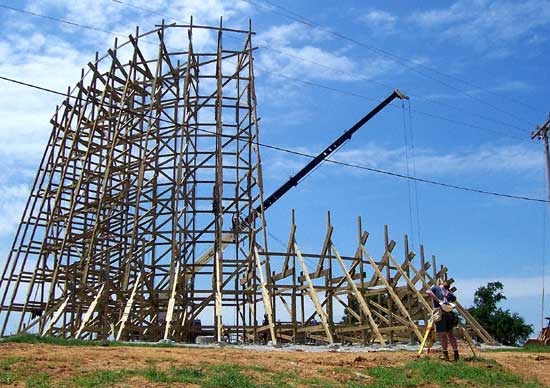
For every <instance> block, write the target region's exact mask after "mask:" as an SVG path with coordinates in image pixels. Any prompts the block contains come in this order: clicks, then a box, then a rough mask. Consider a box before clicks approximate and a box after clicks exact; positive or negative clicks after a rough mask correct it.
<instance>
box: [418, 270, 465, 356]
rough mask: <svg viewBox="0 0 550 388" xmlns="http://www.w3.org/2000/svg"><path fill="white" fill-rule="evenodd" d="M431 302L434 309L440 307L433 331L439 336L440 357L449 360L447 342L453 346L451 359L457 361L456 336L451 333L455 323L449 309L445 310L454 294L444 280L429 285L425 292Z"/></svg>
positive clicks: (454, 298) (452, 299)
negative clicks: (439, 316) (434, 284)
mask: <svg viewBox="0 0 550 388" xmlns="http://www.w3.org/2000/svg"><path fill="white" fill-rule="evenodd" d="M426 293H427V294H428V295H429V296H430V297H431V298H432V302H433V307H434V309H436V308H438V309H441V319H440V320H439V321H437V322H435V332H436V333H437V335H438V337H439V342H440V343H441V349H442V353H443V354H442V357H441V358H442V359H444V360H446V361H449V351H448V347H449V342H450V343H451V347H452V348H453V354H454V358H453V361H455V362H456V361H458V358H459V354H458V344H457V342H456V338H455V336H454V335H453V328H454V326H455V325H456V323H455V317H454V313H453V312H452V308H451V311H445V309H446V307H447V306H448V303H452V302H454V301H455V300H456V297H455V296H454V294H453V293H452V292H451V291H449V283H447V281H446V280H439V282H438V285H437V286H433V287H431V288H430V289H429V290H428V291H427V292H426Z"/></svg>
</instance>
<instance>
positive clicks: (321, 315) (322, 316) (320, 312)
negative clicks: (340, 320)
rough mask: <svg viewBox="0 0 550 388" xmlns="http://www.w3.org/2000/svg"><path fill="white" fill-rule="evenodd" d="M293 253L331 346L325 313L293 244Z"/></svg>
mask: <svg viewBox="0 0 550 388" xmlns="http://www.w3.org/2000/svg"><path fill="white" fill-rule="evenodd" d="M294 252H296V255H297V256H298V261H299V262H300V266H301V267H302V271H303V272H304V277H305V279H306V281H307V285H308V288H309V297H310V298H311V301H312V302H313V305H314V306H315V311H316V312H317V315H319V318H320V319H321V324H322V325H323V328H324V329H325V333H326V336H327V339H328V343H330V344H331V345H332V344H333V343H334V341H333V338H332V333H331V332H330V328H329V327H328V323H327V316H326V313H325V311H324V310H323V308H322V306H321V302H320V301H319V297H318V296H317V292H315V288H314V287H313V283H312V281H311V278H310V277H309V272H308V270H307V267H306V263H305V262H304V258H303V257H302V253H301V252H300V249H299V248H298V244H296V243H294Z"/></svg>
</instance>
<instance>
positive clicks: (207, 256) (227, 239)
mask: <svg viewBox="0 0 550 388" xmlns="http://www.w3.org/2000/svg"><path fill="white" fill-rule="evenodd" d="M396 98H398V99H400V100H408V99H409V97H408V96H406V95H405V94H403V93H402V92H401V91H399V89H395V90H394V91H393V92H392V94H390V95H389V96H388V97H387V98H386V99H385V100H384V101H382V102H381V103H380V104H378V105H377V106H376V107H375V108H374V109H373V110H371V111H370V112H369V113H367V114H366V115H365V116H364V117H363V118H362V119H360V120H359V121H358V122H356V123H355V124H354V125H353V126H352V127H351V128H349V129H348V130H347V131H345V132H344V133H343V134H342V135H341V136H340V137H338V138H337V139H336V140H335V141H333V142H332V143H331V144H330V145H329V146H328V147H327V148H325V149H324V150H323V151H322V152H321V153H320V154H319V155H317V156H316V157H315V158H313V159H312V160H311V161H310V162H309V163H308V164H307V165H305V166H304V167H303V168H302V169H301V170H300V171H298V173H296V175H293V176H291V177H290V178H289V179H288V180H287V181H286V182H285V183H283V184H282V185H281V186H280V187H279V188H278V189H277V190H275V191H274V192H273V194H271V195H270V196H269V197H267V198H266V199H265V200H264V201H263V203H262V204H260V205H258V206H257V207H256V209H255V210H254V211H253V212H252V213H250V214H249V215H248V216H247V217H246V218H244V219H243V220H241V221H239V222H238V223H237V224H236V225H234V230H233V233H226V234H224V235H223V236H222V241H221V249H222V250H223V249H224V248H225V246H226V245H227V244H230V243H232V242H233V241H234V238H235V235H236V234H237V233H236V232H237V230H239V229H242V228H244V227H245V226H246V225H250V224H251V223H252V222H253V221H254V220H255V219H256V218H257V217H258V216H259V215H260V214H262V213H263V212H265V211H266V210H267V209H269V208H270V207H271V206H272V205H273V204H274V203H275V202H277V201H278V200H279V199H281V198H282V197H283V196H284V195H285V194H286V193H287V192H288V191H290V189H292V188H293V187H295V186H297V185H298V184H299V183H300V181H301V180H302V179H304V177H305V176H306V175H307V174H309V173H310V172H311V171H312V170H313V169H314V168H315V167H317V166H318V165H319V164H321V163H322V162H323V161H324V160H326V159H327V158H328V157H329V156H330V155H331V154H333V153H334V152H335V151H336V150H337V149H338V148H340V147H341V146H342V145H343V144H344V143H345V142H346V141H348V140H350V139H351V137H352V136H353V134H354V133H355V132H357V131H358V130H359V129H360V128H361V127H362V126H363V125H365V124H366V123H367V122H368V121H369V120H370V119H372V118H373V117H374V116H376V115H377V114H378V113H379V112H380V111H381V110H382V109H384V108H385V107H386V106H388V105H389V104H390V103H391V102H392V101H393V100H395V99H396ZM215 251H216V247H215V246H212V247H210V248H209V249H208V250H207V251H206V252H204V253H203V254H202V255H201V256H200V257H199V258H198V259H197V260H196V261H195V265H193V267H192V268H191V269H189V271H186V273H185V275H184V276H185V278H186V280H187V278H188V277H191V276H192V275H193V274H194V273H195V272H197V271H198V270H199V269H200V268H202V266H204V265H205V264H206V263H208V262H209V261H210V260H211V259H212V257H213V256H214V254H215Z"/></svg>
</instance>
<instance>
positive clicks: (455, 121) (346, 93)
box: [255, 65, 530, 143]
mask: <svg viewBox="0 0 550 388" xmlns="http://www.w3.org/2000/svg"><path fill="white" fill-rule="evenodd" d="M255 66H256V67H259V68H260V69H261V68H262V66H258V65H255ZM264 71H265V69H264ZM270 73H271V74H273V75H275V76H278V77H282V78H285V79H288V80H291V81H294V82H297V83H301V84H303V85H308V86H311V87H316V88H319V89H325V90H329V91H332V92H335V93H339V94H343V95H348V96H351V97H358V98H362V99H365V100H368V101H378V100H377V99H375V98H373V97H369V96H365V95H363V94H360V93H355V92H351V91H348V90H343V89H339V88H334V87H332V86H327V85H323V84H320V83H317V82H312V81H307V80H304V79H300V78H294V77H289V76H288V75H285V74H281V73H276V72H270ZM389 106H390V107H392V108H394V109H399V106H397V105H394V104H390V105H389ZM413 111H414V112H415V113H417V114H420V115H423V116H426V117H430V118H433V119H437V120H442V121H446V122H448V123H451V124H457V125H461V126H464V127H469V128H473V129H480V130H484V131H490V132H493V133H496V134H499V135H501V136H502V135H505V136H506V137H510V138H513V139H516V140H519V141H522V142H529V139H527V138H525V137H520V136H515V135H512V134H510V133H509V132H504V131H499V130H496V129H493V128H489V127H481V126H479V125H476V124H471V123H467V122H465V121H461V120H455V119H452V118H448V117H445V116H441V115H438V114H435V113H430V112H426V111H422V110H418V109H416V108H414V109H413ZM529 143H530V142H529Z"/></svg>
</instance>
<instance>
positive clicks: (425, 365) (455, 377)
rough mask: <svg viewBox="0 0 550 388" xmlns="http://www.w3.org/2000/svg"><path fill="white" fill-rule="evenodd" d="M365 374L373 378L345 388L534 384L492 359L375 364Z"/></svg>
mask: <svg viewBox="0 0 550 388" xmlns="http://www.w3.org/2000/svg"><path fill="white" fill-rule="evenodd" d="M368 374H369V375H370V376H372V377H374V381H373V382H372V383H370V384H367V385H361V384H358V383H350V384H348V388H352V387H353V388H359V387H369V388H370V387H372V388H382V387H425V386H434V385H437V386H441V387H449V388H451V387H457V388H458V387H503V388H505V387H510V388H512V387H513V388H536V387H541V385H539V384H538V383H536V382H526V381H523V379H522V378H521V377H519V376H517V375H515V374H512V373H509V372H506V371H505V370H503V369H502V368H501V367H500V366H498V365H495V364H494V362H490V361H485V360H481V361H480V362H479V364H478V365H470V364H466V363H463V362H459V363H456V364H455V363H445V362H439V361H432V360H430V359H423V360H419V361H414V362H411V363H409V364H407V365H404V366H401V367H376V368H372V369H369V371H368Z"/></svg>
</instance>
